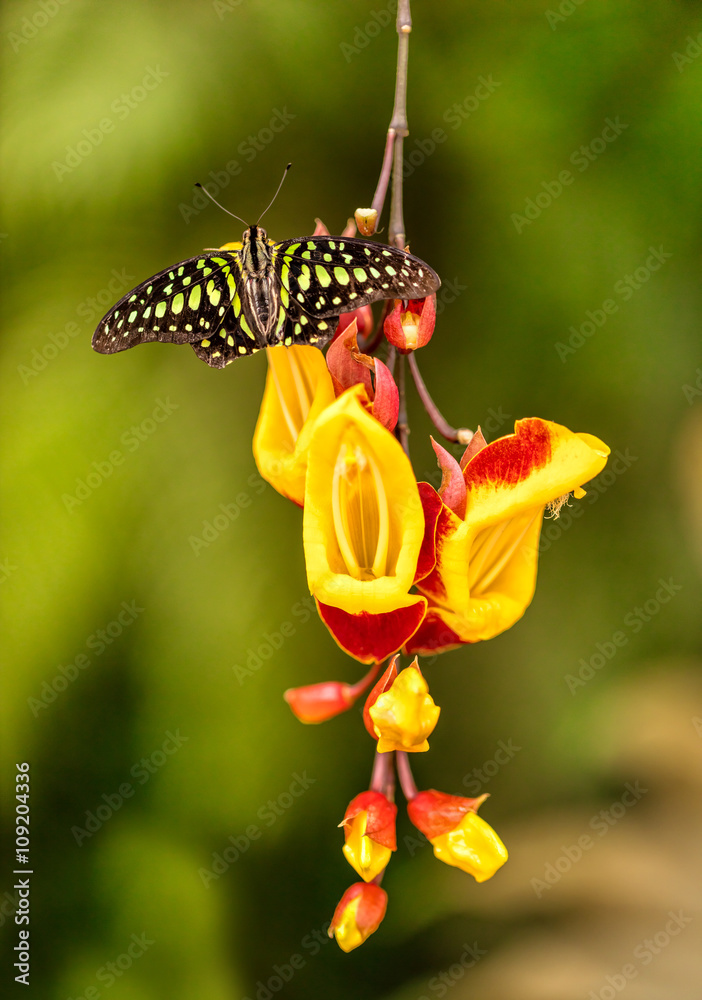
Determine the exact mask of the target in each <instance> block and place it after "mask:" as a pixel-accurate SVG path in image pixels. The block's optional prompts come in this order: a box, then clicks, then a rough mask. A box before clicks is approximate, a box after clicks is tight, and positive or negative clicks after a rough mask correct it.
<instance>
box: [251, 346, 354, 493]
mask: <svg viewBox="0 0 702 1000" xmlns="http://www.w3.org/2000/svg"><path fill="white" fill-rule="evenodd" d="M266 355H267V358H268V374H267V376H266V388H265V390H264V393H263V401H262V403H261V410H260V413H259V417H258V422H257V424H256V430H255V432H254V439H253V452H254V458H255V460H256V465H257V467H258V471H259V472H260V473H261V475H262V476H263V478H264V479H265V480H266V481H267V482H269V483H270V484H271V486H273V487H274V488H275V489H276V490H278V492H279V493H282V494H283V496H286V497H289V498H290V499H291V500H294V501H295V503H297V504H299V505H300V506H302V503H303V501H304V497H305V476H306V473H307V451H308V447H309V442H310V438H311V436H312V431H313V430H314V425H315V422H316V420H317V418H318V417H319V415H320V413H322V412H323V411H324V409H326V407H327V406H329V404H330V403H332V402H333V401H334V387H333V385H332V380H331V375H330V374H329V372H328V370H327V366H326V362H325V360H324V355H323V354H322V352H321V351H319V350H318V349H317V348H316V347H307V346H294V347H269V348H268V349H267V350H266Z"/></svg>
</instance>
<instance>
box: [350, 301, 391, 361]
mask: <svg viewBox="0 0 702 1000" xmlns="http://www.w3.org/2000/svg"><path fill="white" fill-rule="evenodd" d="M393 305H394V299H385V301H384V302H383V311H382V312H381V314H380V319H379V320H378V323H377V324H376V327H375V330H374V331H373V333H372V334H371V335H370V336H369V337H368V339H367V340H362V341H361V342H360V343H359V345H358V349H359V351H360V352H361V353H362V354H373V353H374V352H375V351H376V350H377V349H378V345H379V344H380V342H381V341H382V339H383V327H384V326H385V320H386V319H387V316H388V313H389V312H390V311H391V310H392V308H393Z"/></svg>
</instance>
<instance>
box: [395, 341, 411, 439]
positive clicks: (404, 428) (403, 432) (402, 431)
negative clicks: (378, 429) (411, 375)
mask: <svg viewBox="0 0 702 1000" xmlns="http://www.w3.org/2000/svg"><path fill="white" fill-rule="evenodd" d="M397 388H398V392H399V395H400V409H399V412H398V414H397V436H398V438H399V439H400V444H401V445H402V449H403V451H404V453H405V455H407V458H409V457H410V452H409V433H410V429H409V422H408V420H407V398H406V394H405V356H404V354H401V355H400V371H399V377H398V379H397Z"/></svg>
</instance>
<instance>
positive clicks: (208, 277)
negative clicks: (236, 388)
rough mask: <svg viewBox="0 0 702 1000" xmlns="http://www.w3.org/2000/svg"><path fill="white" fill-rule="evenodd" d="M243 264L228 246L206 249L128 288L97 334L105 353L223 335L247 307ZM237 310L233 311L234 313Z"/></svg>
mask: <svg viewBox="0 0 702 1000" xmlns="http://www.w3.org/2000/svg"><path fill="white" fill-rule="evenodd" d="M240 286H241V266H240V264H239V261H238V259H237V257H236V255H235V254H232V253H229V252H228V251H216V252H214V251H206V252H204V253H202V254H200V255H199V256H198V257H190V258H189V259H188V260H184V261H181V262H180V263H179V264H174V265H173V266H172V267H169V268H167V269H166V270H165V271H161V272H159V274H155V275H154V276H153V277H152V278H149V280H148V281H145V282H143V284H141V285H139V286H138V287H137V288H135V289H133V290H132V291H131V292H128V293H127V294H126V295H125V296H124V297H123V298H122V299H120V301H119V302H118V303H117V305H115V306H114V308H112V309H110V311H109V312H108V313H107V315H106V316H104V318H103V319H102V320H101V322H100V324H99V326H98V328H97V330H96V331H95V333H94V335H93V347H94V348H95V350H96V351H98V352H99V353H100V354H115V353H116V352H117V351H125V350H127V348H129V347H134V346H135V345H136V344H145V343H148V342H150V341H154V340H156V341H160V342H161V343H168V344H192V343H195V342H198V341H201V340H207V339H212V338H214V337H217V336H218V334H219V332H220V330H221V329H222V328H223V327H225V326H229V327H230V331H229V332H230V333H231V332H234V331H233V327H234V326H236V325H237V324H236V323H232V319H235V316H234V315H233V314H235V313H236V310H237V307H238V310H239V312H241V296H240ZM230 314H232V315H230Z"/></svg>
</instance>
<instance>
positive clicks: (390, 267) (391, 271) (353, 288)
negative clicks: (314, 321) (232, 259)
mask: <svg viewBox="0 0 702 1000" xmlns="http://www.w3.org/2000/svg"><path fill="white" fill-rule="evenodd" d="M273 261H274V265H275V268H276V272H277V273H278V275H279V278H280V282H281V286H282V289H283V290H284V291H285V292H287V295H288V297H289V300H290V302H291V303H296V305H297V307H298V308H299V309H301V310H302V311H303V312H306V313H307V314H308V315H309V316H317V317H319V318H322V319H324V318H325V317H331V316H337V315H339V313H342V312H351V311H352V310H353V309H357V308H359V307H360V306H364V305H368V304H369V303H371V302H377V301H378V300H379V299H391V298H398V299H420V298H424V297H425V296H427V295H431V294H432V292H435V291H436V290H437V288H438V287H439V285H440V284H441V281H440V279H439V276H438V275H437V274H436V272H435V271H433V270H432V269H431V268H430V267H429V266H428V265H427V264H425V262H424V261H423V260H420V259H419V258H418V257H414V256H413V255H412V254H409V253H406V252H405V251H404V250H398V249H396V248H395V247H388V246H383V244H381V243H372V242H370V241H369V240H358V239H350V238H346V237H335V236H310V237H308V238H303V239H297V240H284V241H283V242H281V243H277V244H276V245H275V248H274V251H273ZM283 304H284V305H285V299H283Z"/></svg>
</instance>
